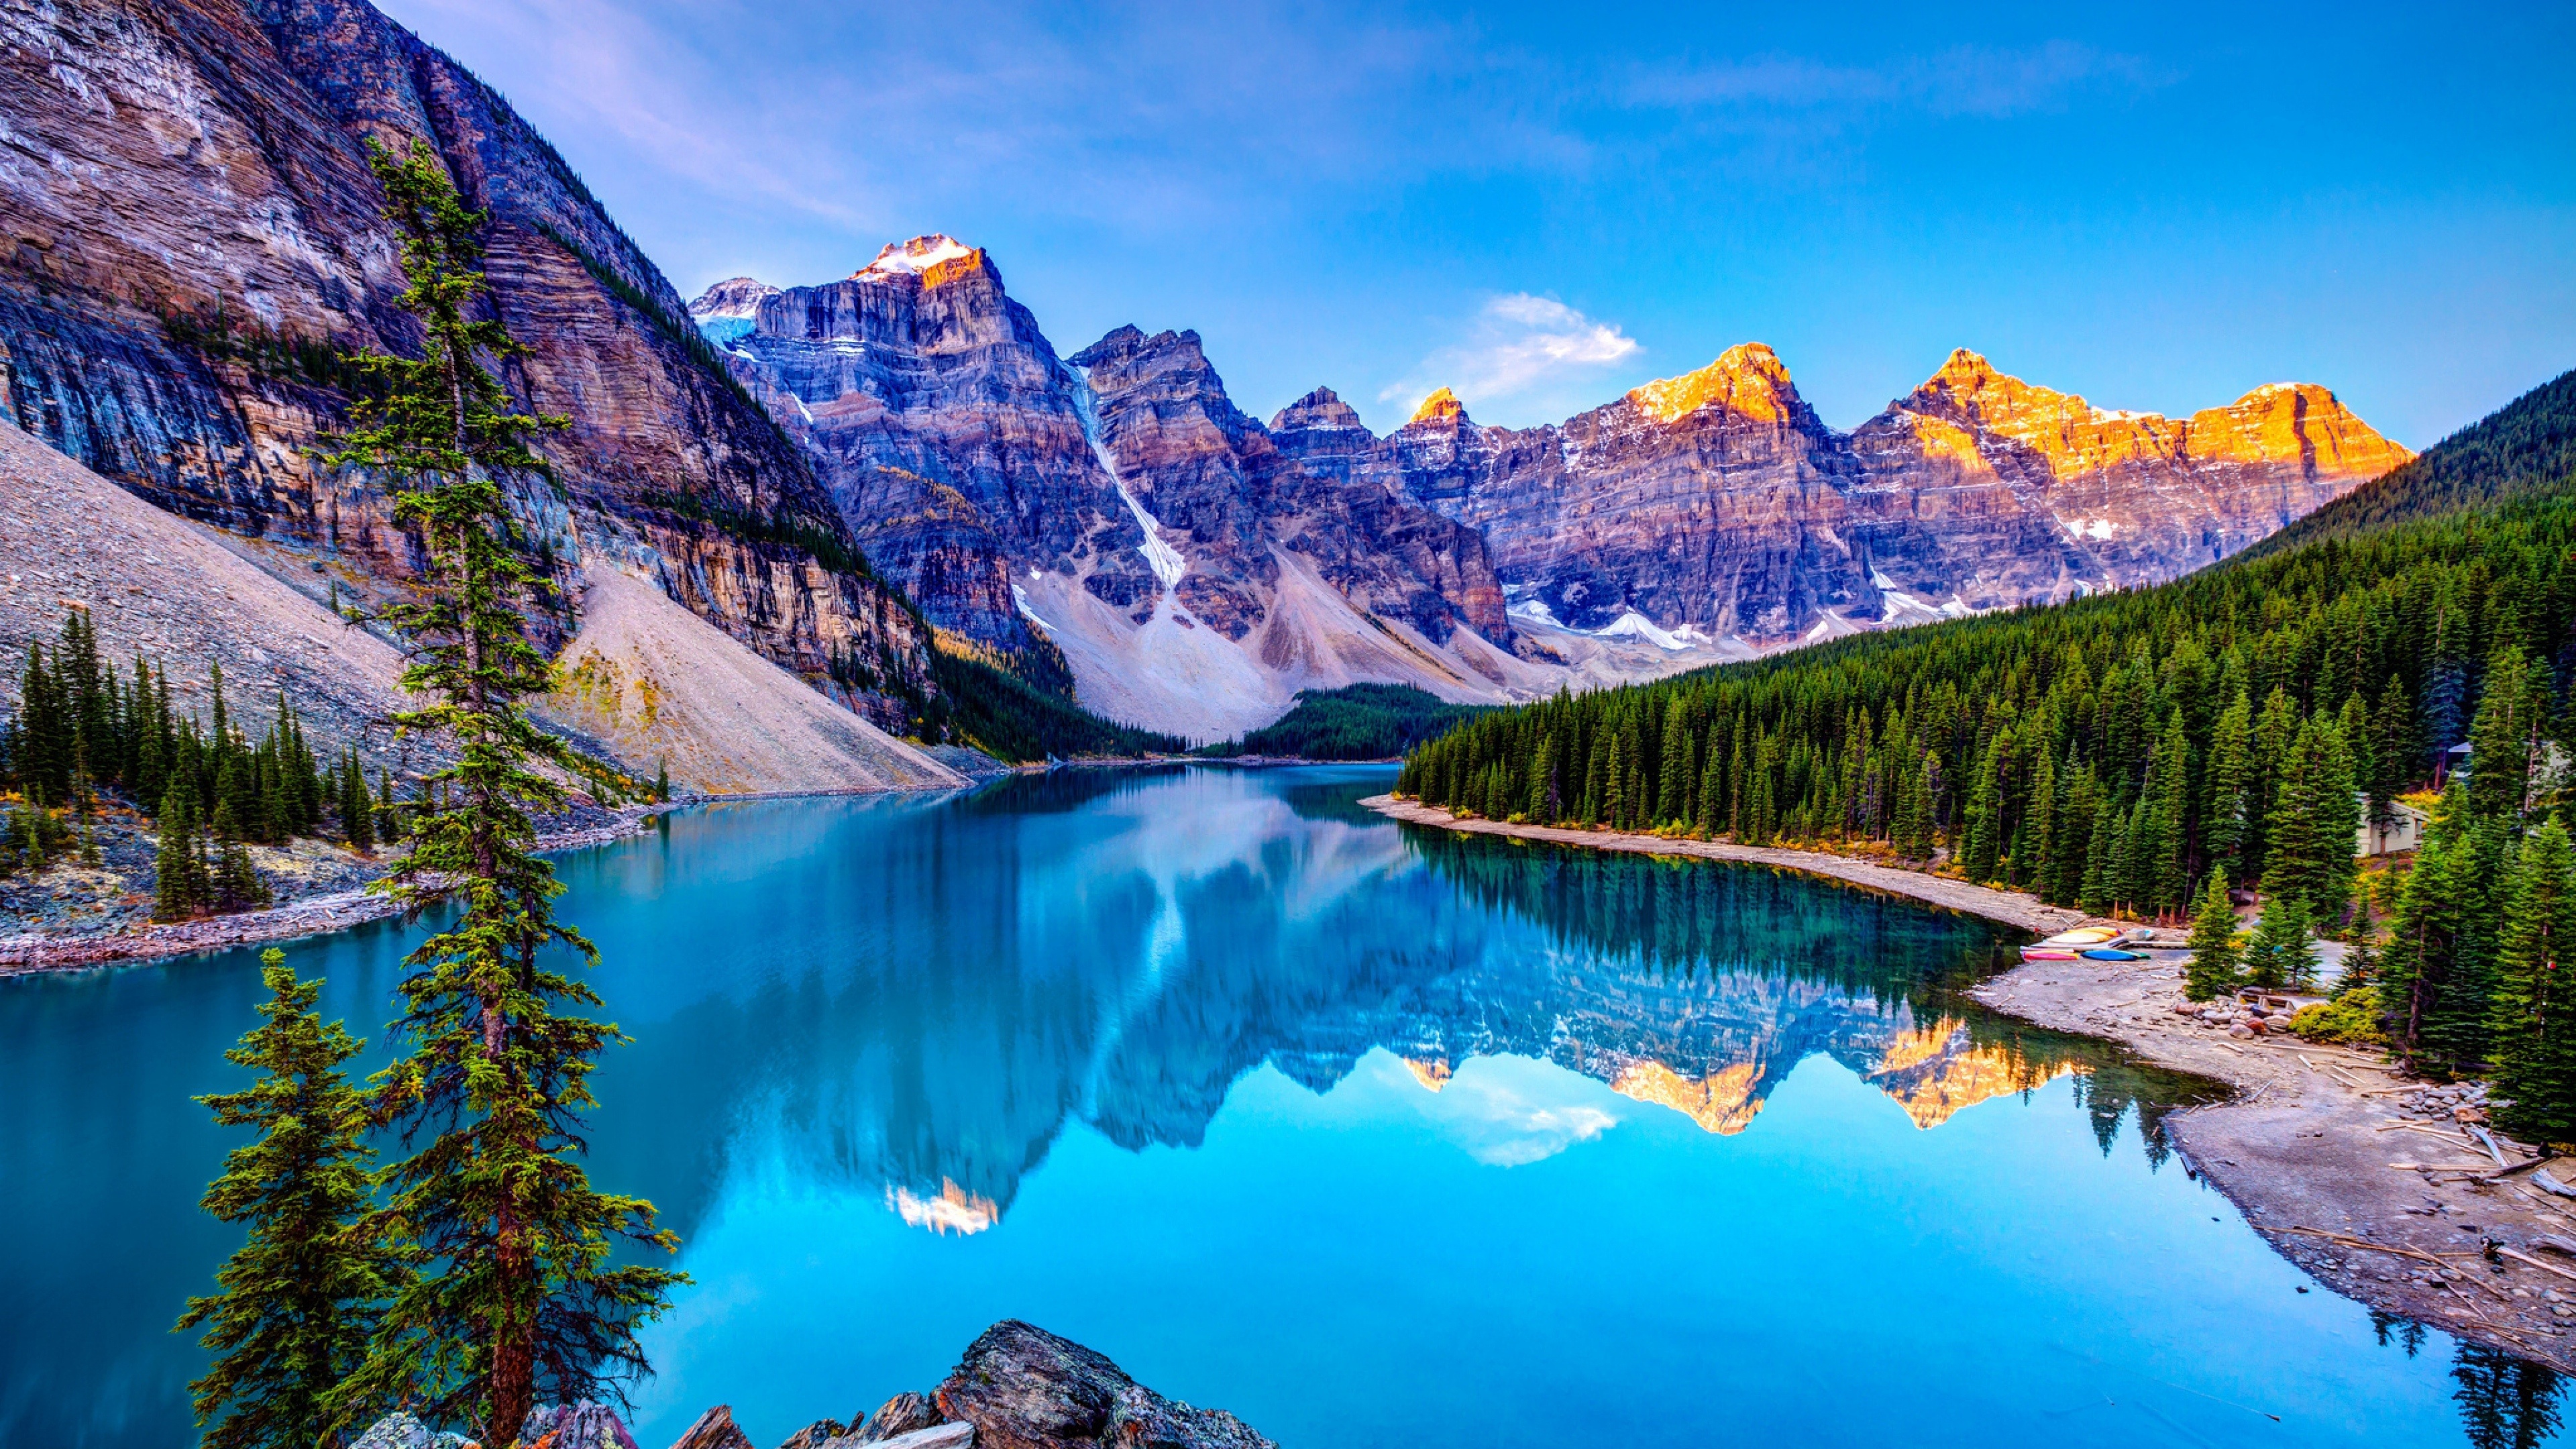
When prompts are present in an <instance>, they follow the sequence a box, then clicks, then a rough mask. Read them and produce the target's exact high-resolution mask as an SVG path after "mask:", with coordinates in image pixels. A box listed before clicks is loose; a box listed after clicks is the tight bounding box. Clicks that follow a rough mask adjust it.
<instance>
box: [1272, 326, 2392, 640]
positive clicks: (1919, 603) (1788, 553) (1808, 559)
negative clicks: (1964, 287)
mask: <svg viewBox="0 0 2576 1449" xmlns="http://www.w3.org/2000/svg"><path fill="white" fill-rule="evenodd" d="M1292 414H1295V416H1292ZM1310 416H1311V415H1310V414H1305V413H1300V412H1299V410H1298V409H1291V410H1289V411H1288V412H1283V413H1282V414H1281V416H1280V419H1279V427H1278V433H1279V438H1280V442H1281V446H1282V447H1283V448H1286V449H1287V450H1288V451H1290V452H1291V453H1293V454H1297V455H1299V456H1305V457H1311V458H1314V459H1315V460H1316V461H1317V462H1318V463H1319V464H1321V465H1323V466H1330V467H1332V468H1335V469H1336V470H1346V471H1348V472H1349V473H1350V474H1352V475H1353V476H1374V477H1380V478H1384V479H1387V480H1389V482H1390V484H1391V485H1393V486H1397V487H1400V488H1401V489H1402V490H1403V491H1404V492H1406V493H1407V494H1408V495H1410V496H1411V497H1413V498H1416V499H1418V500H1420V501H1421V502H1423V503H1424V504H1426V505H1427V506H1429V507H1432V508H1435V509H1437V510H1439V511H1440V512H1441V513H1443V514H1444V515H1446V516H1448V517H1451V518H1455V519H1458V520H1460V521H1461V522H1465V523H1468V524H1470V525H1472V526H1474V527H1476V528H1477V529H1478V530H1479V531H1481V532H1482V533H1483V534H1484V536H1485V538H1486V540H1487V542H1488V544H1489V545H1490V546H1491V547H1492V549H1493V553H1494V560H1495V565H1496V568H1497V570H1498V572H1499V573H1500V574H1501V576H1502V579H1503V583H1504V587H1505V590H1506V592H1507V594H1508V595H1509V596H1510V598H1511V610H1512V613H1513V616H1514V618H1515V620H1516V621H1519V620H1537V621H1547V622H1552V623H1556V624H1560V625H1563V626H1565V627H1568V628H1571V629H1578V630H1586V631H1595V632H1600V631H1620V632H1633V633H1640V634H1645V635H1647V636H1648V637H1657V638H1670V639H1673V640H1678V641H1684V642H1705V643H1717V644H1721V645H1734V646H1738V647H1740V648H1745V649H1753V650H1759V649H1766V648H1771V647H1776V646H1778V645H1781V644H1784V643H1791V642H1800V641H1805V640H1810V639H1817V638H1824V637H1831V636H1834V635H1838V634H1844V633H1849V632H1852V631H1853V630H1855V629H1861V628H1870V627H1876V626H1880V625H1885V624H1905V623H1916V622H1923V621H1926V620H1930V619H1936V618H1942V617H1958V616H1964V615H1966V614H1969V613H1973V612H1979V611H1983V610H1986V609H1992V608H1997V607H2003V606H2008V605H2013V604H2020V603H2027V602H2034V601H2057V600H2063V599H2067V598H2070V597H2075V596H2078V595H2081V594H2084V593H2089V592H2094V591H2098V590H2102V589H2109V588H2124V587H2132V586H2135V585H2139V584H2148V583H2156V582H2161V581H2163V580H2165V579H2170V578H2173V577H2176V576H2178V575H2180V574H2183V573H2186V572H2189V571H2190V570H2192V569H2194V568H2197V567H2199V566H2201V565H2203V564H2207V563H2210V562H2213V561H2215V560H2217V559H2219V558H2223V557H2225V556H2226V555H2228V554H2230V553H2233V552H2236V551H2237V550H2239V549H2242V548H2244V547H2246V546H2247V545H2249V544H2251V543H2253V542H2254V541H2256V540H2258V539H2260V538H2262V537H2264V536H2266V535H2267V534H2269V533H2271V532H2272V531H2273V530H2275V529H2278V528H2280V527H2281V526H2282V525H2283V524H2285V523H2288V522H2289V521H2291V520H2292V519H2295V518H2298V517H2299V516H2301V515H2302V514H2305V513H2307V512H2308V511H2310V510H2311V509H2314V508H2316V507H2317V506H2318V505H2319V504H2321V503H2324V502H2326V501H2327V500H2329V499H2332V498H2334V497H2336V496H2338V495H2339V494H2340V493H2342V492H2344V491H2347V490H2349V489H2350V488H2352V487H2353V486H2355V485H2356V484H2358V483H2360V482H2361V481H2363V480H2365V479H2368V478H2372V477H2375V476H2377V475H2379V474H2380V473H2383V472H2386V471H2387V470H2389V469H2391V468H2394V467H2396V466H2398V465H2399V464H2401V463H2404V462H2405V461H2407V459H2408V458H2410V457H2411V456H2412V455H2411V454H2409V453H2408V452H2407V450H2406V449H2404V448H2403V447H2400V446H2398V445H2397V444H2395V443H2391V442H2389V441H2388V440H2386V439H2385V438H2382V437H2380V436H2379V435H2378V434H2377V433H2375V432H2373V431H2371V430H2370V428H2369V427H2368V426H2367V425H2365V424H2364V423H2362V422H2361V421H2360V419H2358V418H2356V417H2354V416H2353V415H2352V413H2351V412H2350V411H2349V410H2347V409H2345V408H2344V407H2343V405H2342V404H2341V403H2340V402H2338V401H2337V400H2336V399H2335V397H2334V395H2333V394H2332V393H2330V392H2327V391H2326V390H2324V389H2323V388H2318V387H2313V386H2309V385H2306V384H2275V385H2272V386H2267V387H2263V388H2258V389H2256V390H2255V391H2253V392H2251V393H2248V394H2246V395H2245V396H2244V397H2242V398H2240V399H2238V400H2237V401H2236V402H2234V403H2232V404H2229V405H2228V406H2226V407H2223V408H2211V409H2207V410H2204V411H2202V412H2199V413H2195V414H2193V415H2192V416H2191V417H2189V418H2187V419H2181V420H2174V419H2168V418H2164V417H2160V416H2158V415H2156V414H2153V413H2131V412H2109V411H2105V410H2103V409H2101V408H2097V407H2094V406H2093V405H2092V404H2090V403H2088V402H2086V401H2085V400H2084V399H2083V398H2080V397H2076V396H2072V395H2070V394H2066V393H2059V392H2054V391H2051V390H2050V389H2047V388H2044V387H2038V386H2034V385H2032V384H2030V383H2026V382H2023V381H2022V380H2021V379H2019V378H2015V377H2011V376H2008V375H2005V374H2003V373H2001V372H1998V371H1996V370H1995V368H1994V367H1993V366H1992V365H1991V364H1990V363H1988V362H1987V361H1986V359H1984V358H1982V357H1979V356H1978V355H1976V354H1975V353H1972V352H1968V351H1965V350H1961V351H1957V352H1954V353H1952V354H1951V355H1950V358H1949V360H1948V361H1947V362H1945V363H1944V364H1943V365H1942V367H1941V369H1940V371H1938V372H1936V373H1935V374H1933V376H1932V377H1931V378H1929V379H1928V380H1926V381H1925V382H1924V383H1923V385H1922V386H1920V387H1918V388H1916V389H1915V390H1914V391H1913V392H1911V393H1909V394H1907V395H1906V396H1904V397H1902V398H1898V399H1896V400H1895V401H1893V402H1891V403H1889V404H1888V406H1887V408H1886V410H1885V411H1883V412H1881V413H1880V414H1879V415H1878V416H1876V417H1874V418H1872V419H1870V420H1869V421H1868V422H1866V423H1864V424H1862V425H1861V426H1860V427H1859V428H1857V429H1854V430H1853V431H1852V432H1850V433H1847V434H1846V433H1838V432H1836V431H1834V430H1833V429H1831V428H1828V427H1827V426H1825V424H1824V423H1823V422H1822V421H1821V420H1820V419H1818V418H1817V416H1816V414H1815V412H1814V410H1813V409H1812V408H1810V407H1808V405H1807V404H1806V402H1805V400H1804V399H1802V398H1800V397H1799V395H1798V391H1797V388H1796V386H1795V384H1794V383H1793V382H1792V381H1791V379H1790V376H1789V371H1788V369H1787V367H1786V366H1784V365H1783V364H1782V363H1781V361H1780V359H1779V357H1778V356H1777V355H1775V354H1774V353H1773V352H1772V351H1771V349H1770V348H1768V347H1764V346H1762V345H1761V344H1759V343H1747V344H1745V345H1743V346H1739V347H1735V348H1731V349H1729V350H1728V351H1727V352H1725V353H1724V354H1722V355H1721V356H1720V357H1719V358H1718V359H1717V360H1716V361H1715V362H1712V363H1710V364H1709V365H1708V366H1707V367H1705V368H1702V369H1700V370H1699V371H1697V372H1693V373H1689V374H1686V375H1684V376H1681V377H1675V378H1668V379H1665V380H1663V381H1659V382H1652V383H1648V384H1646V385H1645V386H1643V387H1639V388H1636V389H1634V390H1633V391H1631V392H1629V393H1628V394H1627V395H1626V396H1625V397H1623V398H1621V399H1620V400H1618V401H1617V402H1614V403H1611V404H1609V405H1608V406H1606V407H1602V408H1596V409H1594V410H1593V411H1591V412H1588V413H1585V414H1582V415H1581V416H1579V417H1576V418H1573V419H1571V420H1569V421H1567V422H1565V423H1563V424H1558V425H1552V426H1548V427H1540V428H1530V429H1509V428H1487V427H1482V426H1480V425H1478V424H1476V423H1475V422H1474V421H1473V420H1472V419H1471V418H1469V417H1468V415H1467V413H1466V411H1465V409H1464V408H1463V407H1461V406H1460V405H1459V404H1458V402H1457V400H1456V399H1455V398H1453V397H1451V396H1450V395H1449V394H1448V393H1447V392H1446V390H1443V391H1441V392H1439V393H1435V394H1433V396H1432V398H1431V399H1430V400H1429V401H1428V402H1426V403H1424V404H1423V406H1422V408H1421V410H1420V411H1419V412H1417V413H1416V414H1415V415H1414V417H1413V419H1412V420H1411V421H1410V422H1408V423H1407V424H1406V425H1405V426H1404V427H1402V428H1400V429H1398V430H1397V431H1396V432H1395V433H1393V434H1392V435H1390V436H1389V437H1387V438H1385V439H1382V440H1376V442H1375V445H1374V446H1370V445H1369V443H1368V442H1367V441H1364V439H1363V437H1362V435H1360V434H1356V433H1354V432H1353V430H1352V429H1351V428H1350V427H1349V426H1347V425H1343V424H1341V423H1340V422H1339V421H1338V420H1335V421H1334V422H1332V423H1331V424H1329V425H1326V426H1320V427H1319V426H1317V425H1316V424H1315V423H1313V422H1310V421H1308V418H1309V417H1310Z"/></svg>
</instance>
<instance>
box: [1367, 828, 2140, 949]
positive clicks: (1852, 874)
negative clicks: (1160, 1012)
mask: <svg viewBox="0 0 2576 1449" xmlns="http://www.w3.org/2000/svg"><path fill="white" fill-rule="evenodd" d="M1360 804H1361V805H1362V806H1364V807H1366V808H1368V809H1370V810H1374V811H1376V812H1377V813H1378V814H1380V815H1383V816H1386V817H1387V818H1388V819H1390V820H1397V821H1401V822H1403V823H1404V824H1407V825H1426V826H1430V827H1431V828H1433V829H1435V830H1458V831H1465V832H1467V833H1470V834H1475V835H1507V836H1510V837H1512V838H1513V839H1516V840H1543V841H1546V842H1547V843H1549V844H1551V845H1577V846H1583V847H1586V848H1588V849H1592V850H1615V851H1623V852H1626V853H1629V854H1633V855H1677V856H1693V857H1697V858H1699V859H1702V860H1731V861H1735V862H1737V863H1738V864H1742V865H1767V866H1770V867H1772V868H1773V869H1775V870H1794V871H1800V872H1803V873H1805V874H1807V875H1820V876H1824V877H1827V878H1828V879H1832V880H1838V881H1841V882H1842V883H1844V884H1845V885H1856V886H1862V887H1865V888H1867V889H1869V890H1874V891H1880V892H1883V893H1885V894H1888V895H1896V896H1904V897H1906V898H1907V899H1909V900H1916V901H1920V902H1922V903H1923V904H1925V905H1930V906H1939V907H1941V908H1943V909H1944V910H1952V911H1959V912H1962V913H1964V914H1967V915H1971V916H1982V917H1984V918H1985V919H1987V920H1989V921H1994V922H1997V923H1999V924H2002V925H2006V926H2014V927H2018V928H2019V929H2021V930H2025V931H2036V932H2039V933H2040V934H2042V935H2054V934H2056V933H2057V932H2059V931H2066V930H2072V929H2074V928H2075V927H2077V926H2082V925H2092V924H2097V923H2100V924H2116V923H2108V922H2102V921H2101V918H2099V917H2097V916H2088V915H2086V914H2084V913H2083V912H2082V911H2076V910H2069V909H2067V908H2066V907H2064V906H2052V905H2050V904H2048V903H2047V902H2045V901H2043V900H2041V899H2040V898H2039V897H2037V896H2035V895H2031V894H2029V893H2028V892H2025V891H2007V890H1997V889H1995V888H1994V887H1992V886H1980V885H1970V884H1968V883H1967V882H1966V881H1963V880H1951V879H1949V878H1947V877H1945V876H1937V875H1931V874H1927V873H1925V872H1923V871H1919V870H1906V869H1904V868H1903V867H1901V866H1893V865H1877V864H1874V863H1872V862H1870V861H1866V860H1853V859H1851V858H1849V857H1847V856H1840V855H1827V854H1825V853H1824V852H1823V851H1817V850H1789V849H1786V848H1783V847H1780V846H1772V845H1736V844H1733V843H1732V842H1728V841H1719V840H1679V839H1671V838H1667V837H1665V836H1661V835H1630V834H1626V833H1623V832H1619V831H1613V830H1579V829H1572V828H1569V827H1566V826H1561V825H1507V824H1504V823H1503V822H1501V821H1497V820H1486V819H1484V818H1482V817H1478V816H1469V817H1465V818H1453V817H1452V816H1451V815H1450V814H1449V812H1448V811H1446V810H1442V809H1438V808H1436V807H1433V806H1428V805H1417V804H1415V803H1413V802H1412V801H1409V800H1399V799H1397V798H1395V797H1394V796H1393V795H1371V796H1369V797H1368V798H1367V799H1364V800H1362V801H1360Z"/></svg>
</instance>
